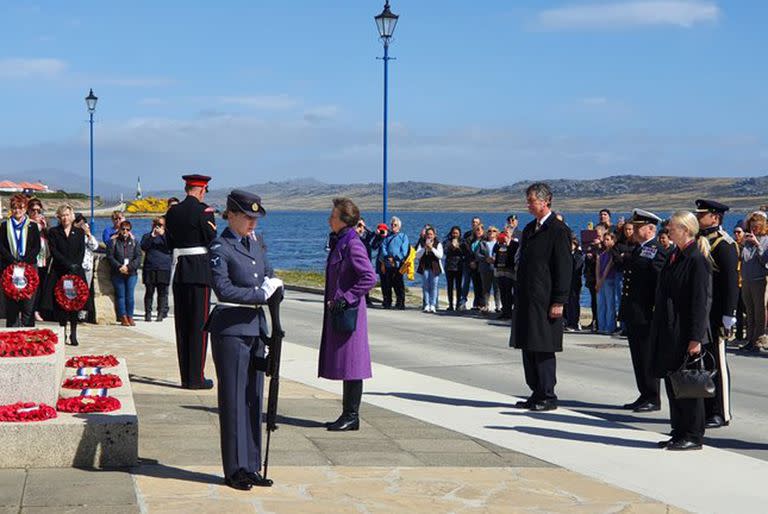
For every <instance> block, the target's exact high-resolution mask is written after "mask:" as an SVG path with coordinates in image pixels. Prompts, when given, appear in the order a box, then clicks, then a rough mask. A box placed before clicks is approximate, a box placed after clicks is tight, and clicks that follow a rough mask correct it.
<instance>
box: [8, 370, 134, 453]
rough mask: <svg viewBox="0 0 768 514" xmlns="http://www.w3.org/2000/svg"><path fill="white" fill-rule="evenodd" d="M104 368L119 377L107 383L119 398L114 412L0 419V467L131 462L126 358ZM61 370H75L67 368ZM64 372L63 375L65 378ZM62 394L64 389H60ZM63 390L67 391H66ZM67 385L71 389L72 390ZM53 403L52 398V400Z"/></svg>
mask: <svg viewBox="0 0 768 514" xmlns="http://www.w3.org/2000/svg"><path fill="white" fill-rule="evenodd" d="M119 361H120V364H119V365H118V366H117V367H115V368H105V369H104V370H103V371H104V372H105V373H107V372H109V373H114V374H116V375H118V376H120V378H121V379H122V381H123V385H122V387H118V388H114V389H109V395H110V396H114V397H116V398H118V399H119V400H120V403H121V408H120V410H118V411H115V412H107V413H99V414H95V413H94V414H70V413H65V412H59V413H58V417H56V418H55V419H49V420H46V421H39V422H33V423H0V440H2V441H3V444H2V445H0V468H59V467H72V466H74V467H87V468H113V467H129V466H134V465H136V464H137V462H138V454H139V423H138V416H137V415H136V406H135V404H134V402H133V393H132V391H131V383H130V380H129V378H128V368H127V367H126V364H125V359H119ZM66 371H67V372H66V373H65V375H66V376H71V375H74V374H75V370H74V369H70V368H67V370H66ZM66 376H65V377H63V378H66ZM61 391H62V394H64V396H69V395H70V394H68V393H69V391H67V390H64V389H62V390H61ZM65 391H66V393H65ZM77 393H78V392H77V391H72V394H77ZM53 405H55V402H54V404H53Z"/></svg>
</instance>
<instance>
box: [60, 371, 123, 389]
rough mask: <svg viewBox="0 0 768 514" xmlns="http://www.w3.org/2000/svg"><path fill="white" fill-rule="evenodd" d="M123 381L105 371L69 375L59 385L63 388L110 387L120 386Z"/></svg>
mask: <svg viewBox="0 0 768 514" xmlns="http://www.w3.org/2000/svg"><path fill="white" fill-rule="evenodd" d="M122 385H123V381H122V380H121V379H120V377H119V376H117V375H113V374H111V373H107V374H104V375H87V376H84V377H69V378H67V379H66V380H64V383H63V384H62V385H61V387H63V388H64V389H112V388H113V387H122Z"/></svg>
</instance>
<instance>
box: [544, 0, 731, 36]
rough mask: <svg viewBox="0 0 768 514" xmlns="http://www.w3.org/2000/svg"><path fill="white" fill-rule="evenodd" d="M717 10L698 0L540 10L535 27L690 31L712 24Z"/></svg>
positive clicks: (638, 0)
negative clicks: (664, 28) (672, 27)
mask: <svg viewBox="0 0 768 514" xmlns="http://www.w3.org/2000/svg"><path fill="white" fill-rule="evenodd" d="M720 13H721V11H720V8H719V7H718V6H717V4H715V3H713V2H705V1H701V0H635V1H626V2H612V3H602V4H586V5H572V6H564V7H556V8H553V9H547V10H544V11H541V12H540V13H539V14H538V16H537V19H536V25H537V26H538V27H540V28H543V29H548V30H558V29H620V28H631V27H648V26H665V25H666V26H675V27H683V28H689V27H692V26H693V25H695V24H697V23H704V22H715V21H717V20H718V19H719V17H720Z"/></svg>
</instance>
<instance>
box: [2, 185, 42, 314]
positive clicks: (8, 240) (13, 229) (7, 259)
mask: <svg viewBox="0 0 768 514" xmlns="http://www.w3.org/2000/svg"><path fill="white" fill-rule="evenodd" d="M27 201H28V200H27V197H26V196H24V195H18V194H17V195H13V197H11V202H10V203H11V217H10V218H9V219H7V220H5V221H3V223H2V224H0V267H2V269H0V272H4V271H5V269H6V268H7V267H8V266H11V265H13V264H16V263H19V262H25V263H27V264H29V265H31V266H32V268H33V269H34V271H35V274H37V254H38V253H39V252H40V230H38V228H37V224H36V223H35V222H33V221H31V220H30V219H29V217H28V216H27ZM38 288H40V285H38ZM5 317H6V322H5V326H6V327H34V326H35V297H34V296H33V297H32V298H30V299H29V300H19V301H13V300H11V299H10V298H6V299H5Z"/></svg>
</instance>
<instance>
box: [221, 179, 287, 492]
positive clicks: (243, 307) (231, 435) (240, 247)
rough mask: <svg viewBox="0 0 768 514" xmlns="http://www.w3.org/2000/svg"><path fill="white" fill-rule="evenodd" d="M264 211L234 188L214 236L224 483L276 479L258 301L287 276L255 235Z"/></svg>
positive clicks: (239, 485)
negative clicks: (269, 451)
mask: <svg viewBox="0 0 768 514" xmlns="http://www.w3.org/2000/svg"><path fill="white" fill-rule="evenodd" d="M264 214H266V213H265V211H264V208H263V207H262V206H261V198H259V197H258V196H256V195H254V194H252V193H249V192H247V191H242V190H238V189H235V190H234V191H232V192H231V193H230V194H229V196H228V197H227V212H226V215H227V221H228V223H229V226H228V227H227V228H226V229H224V232H222V234H221V237H218V238H217V239H215V240H214V241H213V242H212V243H211V245H210V255H209V262H210V269H211V271H212V273H213V289H214V291H215V292H216V298H217V299H218V303H217V305H216V307H215V308H214V310H213V312H211V317H210V318H209V320H208V324H207V326H206V328H207V329H208V330H209V331H210V333H211V344H212V346H211V349H212V350H213V362H214V364H215V365H216V376H217V378H218V399H219V426H220V431H221V457H222V461H223V465H224V478H225V482H226V484H227V485H228V486H230V487H233V488H235V489H241V490H248V489H250V488H251V487H252V486H254V485H260V486H264V485H270V484H271V481H269V480H265V479H264V478H263V477H262V476H261V475H260V474H259V470H260V469H261V405H262V397H263V391H264V372H263V370H264V369H265V364H266V363H265V359H264V354H265V351H264V340H265V337H264V336H265V333H266V318H265V316H264V312H263V311H262V308H261V307H260V306H261V305H264V304H265V303H267V300H268V299H269V297H270V296H272V294H274V292H275V291H276V290H277V289H279V288H280V287H282V286H283V283H282V281H281V280H280V279H277V278H273V277H272V275H273V272H272V266H270V264H269V261H268V260H267V255H266V247H265V246H264V244H263V242H262V240H261V239H259V238H257V237H255V236H254V235H253V230H254V228H255V227H256V219H257V218H258V217H261V216H263V215H264Z"/></svg>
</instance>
